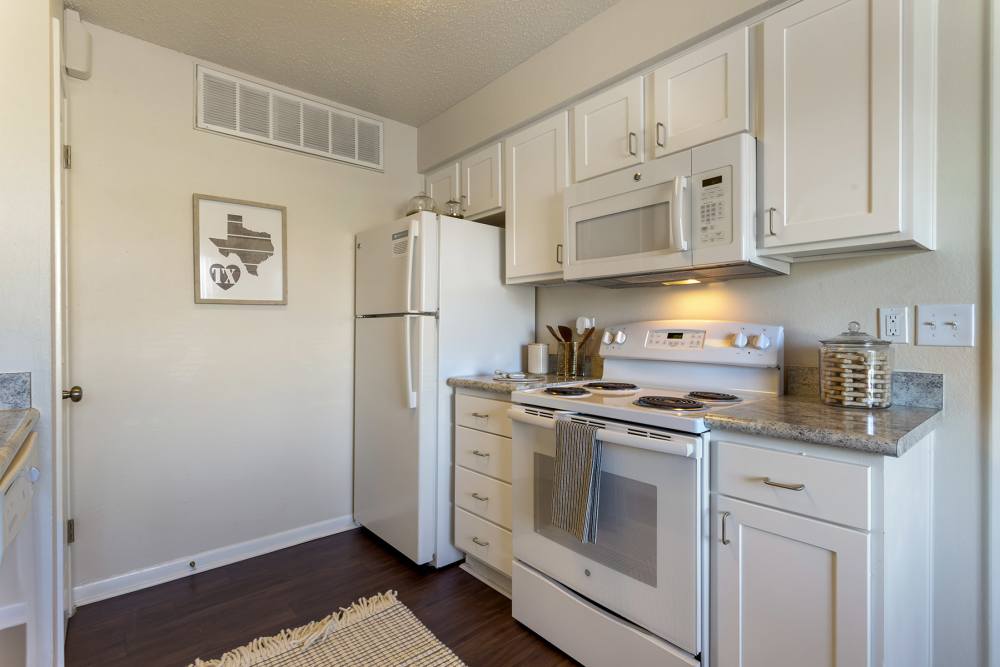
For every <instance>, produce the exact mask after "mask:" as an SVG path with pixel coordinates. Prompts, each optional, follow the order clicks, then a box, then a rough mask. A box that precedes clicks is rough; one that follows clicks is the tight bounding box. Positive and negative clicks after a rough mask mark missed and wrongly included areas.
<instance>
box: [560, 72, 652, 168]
mask: <svg viewBox="0 0 1000 667" xmlns="http://www.w3.org/2000/svg"><path fill="white" fill-rule="evenodd" d="M642 99H643V98H642V77H641V76H637V77H635V78H633V79H629V80H628V81H625V82H623V83H620V84H618V85H617V86H615V87H614V88H610V89H608V90H605V91H604V92H602V93H598V94H597V95H595V96H594V97H591V98H590V99H587V100H584V101H583V102H580V103H579V104H577V105H576V106H575V107H573V124H574V141H575V144H574V146H575V151H574V155H575V165H576V174H575V180H576V181H582V180H585V179H588V178H593V177H594V176H600V175H601V174H606V173H608V172H609V171H615V170H616V169H622V168H624V167H629V166H631V165H634V164H639V163H640V162H642V160H643V127H642V104H643V102H642Z"/></svg>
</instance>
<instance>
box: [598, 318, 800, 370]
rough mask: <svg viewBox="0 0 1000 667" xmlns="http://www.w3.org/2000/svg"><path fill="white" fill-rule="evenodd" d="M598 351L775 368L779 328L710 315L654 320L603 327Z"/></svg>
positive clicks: (780, 353)
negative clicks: (702, 317) (694, 318)
mask: <svg viewBox="0 0 1000 667" xmlns="http://www.w3.org/2000/svg"><path fill="white" fill-rule="evenodd" d="M601 343H602V345H601V356H603V357H606V358H612V359H613V358H620V359H649V360H656V361H684V362H692V363H702V364H719V365H730V366H754V367H759V368H780V367H781V366H782V364H783V362H784V329H783V328H782V327H780V326H776V325H771V324H751V323H747V322H720V321H714V320H653V321H646V322H632V323H629V324H619V325H616V326H611V327H608V329H607V331H606V332H605V334H604V336H603V338H602V340H601Z"/></svg>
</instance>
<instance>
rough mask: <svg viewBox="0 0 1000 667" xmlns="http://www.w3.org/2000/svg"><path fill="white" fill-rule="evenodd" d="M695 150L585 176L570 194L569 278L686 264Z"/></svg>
mask: <svg viewBox="0 0 1000 667" xmlns="http://www.w3.org/2000/svg"><path fill="white" fill-rule="evenodd" d="M690 174H691V151H682V152H681V153H678V154H676V155H671V156H668V157H665V158H660V159H659V160H657V161H656V162H653V163H650V164H648V165H643V166H642V167H637V168H635V169H625V170H623V171H620V172H615V173H613V174H608V175H606V176H601V177H599V178H595V179H593V180H590V181H584V182H583V183H579V184H577V185H574V186H572V187H570V188H568V189H567V191H566V195H565V200H564V203H565V234H566V258H565V263H564V265H563V271H564V273H565V277H566V279H567V280H581V279H589V278H606V277H610V276H622V275H629V274H643V273H655V272H660V271H670V270H677V269H685V268H688V267H690V266H692V264H693V254H692V251H691V219H690V216H689V209H690V193H689V191H688V176H690Z"/></svg>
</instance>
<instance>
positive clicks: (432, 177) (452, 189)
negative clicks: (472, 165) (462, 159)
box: [424, 162, 461, 211]
mask: <svg viewBox="0 0 1000 667" xmlns="http://www.w3.org/2000/svg"><path fill="white" fill-rule="evenodd" d="M424 191H425V192H426V193H427V194H428V195H430V197H431V198H432V199H434V204H435V205H436V206H437V210H439V211H443V210H444V204H445V202H447V201H448V200H449V199H454V200H455V201H459V197H460V196H461V193H460V192H459V163H458V162H449V163H448V164H446V165H445V166H443V167H441V168H440V169H438V170H437V171H432V172H431V173H429V174H427V177H426V178H425V189H424Z"/></svg>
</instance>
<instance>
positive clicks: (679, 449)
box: [597, 428, 701, 459]
mask: <svg viewBox="0 0 1000 667" xmlns="http://www.w3.org/2000/svg"><path fill="white" fill-rule="evenodd" d="M597 439H598V440H600V441H601V442H610V443H612V444H615V445H622V446H624V447H637V448H639V449H646V450H649V451H651V452H658V453H660V454H673V455H674V456H683V457H685V458H694V459H697V458H701V445H700V444H699V443H698V442H696V441H688V442H671V441H667V440H657V439H654V438H644V437H642V436H639V435H631V434H629V433H622V432H620V431H609V430H607V429H603V428H602V429H600V430H599V431H598V432H597Z"/></svg>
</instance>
